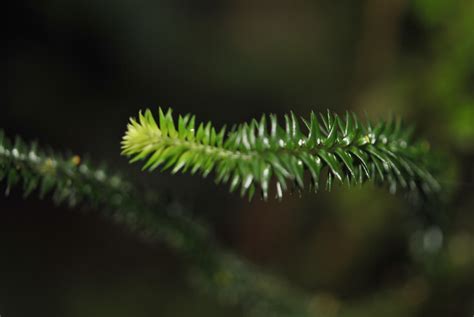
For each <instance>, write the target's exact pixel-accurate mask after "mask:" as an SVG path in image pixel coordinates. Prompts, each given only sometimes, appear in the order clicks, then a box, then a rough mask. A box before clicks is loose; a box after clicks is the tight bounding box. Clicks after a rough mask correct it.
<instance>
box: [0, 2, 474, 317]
mask: <svg viewBox="0 0 474 317" xmlns="http://www.w3.org/2000/svg"><path fill="white" fill-rule="evenodd" d="M8 6H9V7H8V8H7V9H6V12H8V13H9V14H8V17H7V23H8V35H7V38H6V41H7V49H6V50H4V52H3V54H4V59H3V60H4V61H5V68H4V69H5V71H4V72H3V74H4V75H5V77H6V80H7V90H6V93H5V94H4V96H3V98H4V99H5V100H4V101H3V102H2V103H1V108H0V109H1V111H0V113H1V115H0V127H2V128H4V129H5V130H6V132H7V133H8V135H13V134H16V133H18V134H21V135H22V136H24V137H25V138H27V139H40V140H41V141H42V142H43V143H47V144H49V145H51V146H52V147H54V148H58V149H71V150H73V151H74V153H73V154H72V155H75V154H77V153H90V154H91V157H92V158H93V160H94V161H96V162H98V163H100V162H101V161H102V160H103V161H107V162H111V163H112V164H111V165H112V166H111V167H112V168H114V169H119V170H122V171H123V172H124V174H126V175H127V176H129V177H130V178H132V179H135V180H137V181H139V182H140V183H143V184H146V187H147V188H148V189H152V190H153V191H156V193H160V195H164V196H169V197H175V199H176V200H179V201H182V202H184V203H185V204H187V205H189V207H190V208H189V209H190V210H193V215H191V216H192V217H200V218H204V219H207V220H208V221H209V222H210V224H211V227H212V228H213V231H215V232H216V235H217V237H218V239H219V240H220V241H221V243H222V244H223V245H225V246H227V247H229V248H232V249H234V250H236V252H237V253H238V254H239V255H240V256H242V257H243V258H245V259H247V260H248V261H250V262H252V263H255V264H256V265H258V266H260V267H263V268H264V269H265V270H266V271H268V272H272V273H274V274H275V275H277V276H279V277H281V278H283V279H286V280H288V281H290V282H291V283H292V284H293V285H296V286H298V287H300V288H302V289H304V290H305V291H306V292H307V293H309V294H311V296H312V297H311V300H312V303H314V305H315V307H318V309H319V310H320V311H322V312H323V313H324V314H325V315H326V316H338V315H340V316H372V315H373V316H379V315H380V314H381V313H383V314H384V315H387V316H451V315H452V316H458V315H459V316H470V315H472V313H473V311H474V298H473V294H474V271H473V267H474V251H473V250H474V214H473V213H472V210H474V198H473V197H472V195H471V193H472V189H473V176H474V169H473V164H472V161H473V159H474V155H473V154H474V131H473V128H472V127H473V126H472V122H473V120H474V114H473V111H474V110H473V109H474V106H473V103H472V100H473V94H472V92H473V81H472V79H473V75H474V64H473V61H474V58H473V57H474V45H473V36H472V31H471V30H472V29H473V27H472V23H473V21H474V19H472V17H473V16H474V6H473V5H472V4H471V3H470V2H469V1H455V2H451V1H443V0H418V1H404V0H397V1H390V2H389V3H388V2H383V1H376V0H368V1H342V2H337V4H336V3H334V2H333V1H325V0H321V1H312V2H311V1H284V0H281V1H272V2H269V1H242V0H235V1H229V2H225V3H223V2H217V1H204V2H193V1H179V2H175V1H164V0H163V1H150V2H143V3H140V4H137V3H136V2H134V1H122V2H120V3H117V2H113V1H107V0H101V1H94V2H85V1H81V0H68V1H49V2H37V1H15V2H11V3H10V4H8ZM158 106H162V107H168V106H172V107H173V108H174V109H176V110H177V111H178V112H179V113H187V112H191V113H195V114H196V115H197V116H198V117H199V118H205V119H210V120H211V121H212V122H214V123H215V124H216V126H222V125H224V124H225V123H235V122H244V121H248V120H250V119H251V118H254V117H257V118H258V117H260V116H261V114H262V113H277V114H283V113H287V112H288V111H289V110H293V111H294V112H295V113H297V114H302V115H305V114H308V113H309V112H310V111H311V110H314V111H321V110H322V111H324V110H325V109H326V108H329V109H331V110H333V111H337V112H339V113H343V112H344V111H345V110H352V111H354V112H356V113H359V114H363V113H364V112H367V114H368V116H369V117H371V118H375V119H376V118H387V117H388V115H389V114H390V113H396V114H397V115H401V116H403V117H404V118H407V121H410V122H416V123H417V124H418V133H419V134H420V135H423V136H425V137H426V138H427V139H429V140H430V143H431V144H432V145H434V146H435V148H436V149H440V150H443V151H444V153H446V156H447V159H448V161H449V162H450V163H451V164H449V165H446V166H445V167H444V170H445V172H446V176H445V178H444V179H443V182H442V184H441V185H442V186H443V188H444V191H443V195H446V196H447V197H448V199H449V201H450V203H449V205H447V206H446V207H445V208H444V209H443V210H441V211H440V210H439V208H436V209H435V208H433V207H432V206H424V207H423V208H419V207H417V208H414V207H413V206H412V205H410V204H409V203H408V202H407V201H405V200H403V199H400V198H399V197H396V196H395V197H394V196H391V195H389V194H388V193H386V192H385V191H384V190H379V189H377V188H373V187H371V186H365V187H363V188H361V189H354V188H352V189H351V190H346V189H344V188H337V187H336V188H335V190H333V191H332V192H331V193H326V192H321V193H319V194H318V195H303V197H301V198H300V197H298V195H294V196H287V197H285V198H284V200H283V202H281V203H278V202H276V201H269V202H267V203H264V202H261V201H259V200H254V201H252V202H251V203H248V202H246V201H243V200H240V199H239V197H238V195H229V194H228V193H227V189H226V188H225V187H220V186H215V184H214V183H213V182H212V180H210V179H209V180H204V181H203V180H202V179H201V178H198V177H192V176H189V175H179V176H173V177H172V176H169V175H167V174H159V175H158V174H152V175H150V174H145V173H144V174H142V173H140V171H139V170H138V169H137V168H136V167H134V166H128V164H127V162H126V160H125V159H122V158H119V154H120V149H119V147H120V146H119V143H120V139H121V137H122V134H123V129H124V124H125V122H126V120H127V119H128V117H129V116H131V115H135V114H136V113H137V112H138V110H139V109H144V108H146V107H150V108H157V107H158ZM89 211H90V210H89V209H87V208H81V209H73V210H69V209H66V208H56V207H54V206H53V205H52V203H50V202H49V201H47V200H45V201H38V200H35V199H30V200H27V201H24V200H23V198H22V193H21V191H19V190H17V191H15V190H13V192H12V193H11V196H10V197H9V198H4V197H3V196H2V197H0V248H1V250H2V254H1V257H0V314H2V316H3V315H5V316H27V315H33V314H34V313H36V314H37V313H38V312H41V314H44V315H49V316H67V317H68V316H84V315H87V314H89V315H115V316H129V315H134V316H150V315H157V314H159V315H161V316H176V315H178V316H180V315H189V314H191V313H193V314H196V312H199V313H200V314H201V315H202V316H213V315H215V316H220V315H222V314H224V313H225V314H227V315H229V316H241V315H243V313H242V312H240V311H239V310H236V309H233V308H229V306H228V305H224V304H222V303H221V302H220V301H219V300H217V299H216V298H214V297H212V296H209V295H207V294H206V293H196V292H194V291H193V290H192V289H190V288H189V286H188V283H187V282H186V279H185V278H184V277H185V275H186V274H184V272H185V271H186V268H187V263H186V261H184V260H183V259H182V258H180V257H177V256H176V254H175V252H174V251H172V250H170V249H168V248H167V247H166V246H164V245H162V244H153V245H150V244H147V243H143V242H142V241H141V240H139V239H137V237H136V236H135V235H134V234H132V233H130V232H129V231H128V230H127V229H126V228H123V227H120V226H117V225H114V224H113V223H111V222H109V221H108V220H106V219H104V218H102V217H100V216H98V215H97V214H96V213H93V212H89ZM91 211H92V210H91Z"/></svg>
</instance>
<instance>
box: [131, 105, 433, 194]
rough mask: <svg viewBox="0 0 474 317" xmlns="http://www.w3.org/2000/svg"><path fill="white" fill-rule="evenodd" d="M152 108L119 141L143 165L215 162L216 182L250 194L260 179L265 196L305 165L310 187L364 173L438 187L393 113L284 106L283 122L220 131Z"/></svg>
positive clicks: (419, 146) (300, 182)
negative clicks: (375, 116) (375, 115)
mask: <svg viewBox="0 0 474 317" xmlns="http://www.w3.org/2000/svg"><path fill="white" fill-rule="evenodd" d="M158 116H159V120H158V122H156V121H155V119H154V116H153V114H152V113H151V111H150V110H146V111H145V113H144V114H142V113H140V114H139V116H138V120H136V119H133V118H132V119H131V121H130V123H129V125H128V129H127V132H126V134H125V136H124V138H123V141H122V149H123V154H124V155H127V156H129V157H132V160H131V161H132V162H135V161H138V160H146V163H145V165H144V167H143V168H144V169H149V170H154V169H156V168H157V167H159V166H162V167H163V169H168V168H172V173H176V172H178V171H179V170H182V171H187V170H190V171H191V173H193V174H194V173H196V172H198V171H200V172H201V173H202V174H203V176H204V177H205V176H207V175H208V174H209V173H210V172H211V171H213V170H214V171H215V174H216V181H217V182H229V183H230V189H231V191H233V190H235V189H236V188H237V187H238V186H240V188H241V195H244V194H245V193H247V192H248V194H249V197H250V198H251V197H252V196H253V195H254V193H255V190H256V189H257V187H260V188H261V191H262V195H263V197H264V199H266V198H267V197H268V193H269V187H270V182H271V180H272V178H275V181H276V195H277V197H278V198H281V197H282V195H283V192H284V191H285V190H287V189H288V187H289V186H288V184H287V183H288V182H291V183H293V184H294V185H295V187H296V188H297V189H303V188H304V187H305V180H304V178H305V171H308V172H309V177H310V179H311V185H312V186H313V188H314V189H315V191H317V190H318V189H319V188H320V183H321V182H322V180H324V182H325V184H326V187H327V188H328V189H330V188H331V187H332V183H333V180H334V179H335V180H338V181H340V182H347V183H348V184H349V185H352V184H362V183H363V182H364V181H366V180H371V181H373V182H375V183H377V184H388V186H389V188H390V191H391V192H396V190H397V188H403V189H406V190H408V191H412V192H420V193H424V194H429V193H433V192H436V191H438V190H439V184H438V182H437V181H436V179H435V178H434V177H433V176H432V174H431V172H430V171H429V160H430V159H431V158H430V153H429V147H428V145H427V143H426V142H420V141H414V140H412V138H411V131H412V130H411V129H409V128H406V127H403V126H402V124H401V121H400V120H391V121H388V122H383V121H381V122H378V123H377V124H375V125H372V124H371V123H370V122H367V123H362V122H361V121H360V120H359V119H358V118H357V117H356V116H355V115H354V114H348V113H347V114H346V116H345V117H344V118H341V117H340V116H338V115H337V114H333V113H330V112H329V111H328V113H327V115H325V116H324V115H320V116H319V118H318V116H316V114H315V113H313V112H312V113H311V116H310V118H309V120H305V119H301V120H300V119H297V118H296V117H295V115H294V114H293V113H291V114H290V115H289V116H288V115H286V116H285V117H284V118H285V128H284V129H283V128H282V127H280V125H279V124H278V121H277V117H276V116H275V115H270V116H269V117H267V116H265V115H264V116H262V118H261V119H260V120H259V121H257V120H252V121H251V122H250V123H244V124H241V125H238V126H234V128H232V129H231V130H230V131H229V132H227V133H226V129H225V127H224V128H222V129H221V130H219V131H217V130H216V129H215V128H214V127H213V126H212V124H211V123H210V122H208V123H207V124H203V123H201V124H199V125H198V127H197V129H196V123H195V116H191V115H186V116H184V117H183V116H179V117H178V120H177V122H176V125H175V120H174V119H173V116H172V110H171V109H169V110H168V111H167V112H166V114H165V113H164V112H163V111H162V109H159V115H158ZM267 121H269V123H267ZM301 123H303V124H304V126H305V131H304V132H303V130H302V129H301V128H300V124H301ZM273 176H274V177H273Z"/></svg>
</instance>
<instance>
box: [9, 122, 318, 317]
mask: <svg viewBox="0 0 474 317" xmlns="http://www.w3.org/2000/svg"><path fill="white" fill-rule="evenodd" d="M0 181H3V182H5V183H6V194H8V193H9V192H10V191H11V189H12V188H13V187H14V186H21V187H22V189H23V193H24V196H25V197H26V196H28V195H30V194H31V193H33V192H35V191H37V192H38V193H39V195H40V197H47V196H49V195H50V196H51V198H52V199H53V200H54V201H55V202H56V203H57V204H60V203H67V204H68V205H69V206H76V205H78V204H80V203H85V204H88V205H91V206H92V207H94V208H96V209H98V210H100V211H102V214H103V216H105V217H108V218H111V219H113V220H114V221H116V222H118V223H121V224H122V225H125V226H126V227H127V228H129V229H130V230H132V231H134V232H137V233H139V234H140V235H141V236H142V237H143V238H145V239H146V241H150V242H157V241H160V242H163V243H164V244H165V245H167V246H169V247H170V248H172V249H173V250H174V251H175V252H176V253H177V254H179V255H180V256H182V257H183V258H184V259H185V260H186V263H188V264H189V279H190V281H191V282H192V284H193V285H194V286H195V287H196V288H197V289H198V290H200V291H202V292H205V293H208V294H210V295H212V296H214V297H216V298H218V299H219V300H221V301H222V302H223V303H225V304H229V305H236V306H238V307H240V308H241V309H243V310H244V312H245V314H246V315H255V316H310V315H312V312H315V311H316V310H315V309H316V308H315V307H314V305H311V301H310V300H309V297H308V296H306V295H304V294H301V293H300V292H299V291H297V290H294V289H292V288H290V287H288V286H287V285H286V283H284V282H282V281H279V280H277V279H275V278H274V277H272V276H270V275H268V274H265V273H263V272H261V271H260V270H259V269H258V268H256V267H254V266H252V265H251V264H249V263H246V262H245V261H243V260H240V259H239V258H237V257H236V256H235V255H233V254H231V253H229V252H227V251H225V250H223V249H222V248H220V247H219V246H218V244H217V243H216V241H215V240H214V239H213V237H212V235H211V234H210V233H209V231H208V229H207V228H206V227H205V226H203V225H201V224H199V223H197V222H196V221H194V220H191V219H190V218H189V217H187V216H186V213H185V212H177V210H176V208H182V207H180V206H179V205H178V204H174V205H169V204H165V203H162V202H149V201H147V199H146V198H145V197H144V196H146V195H142V192H140V191H138V190H136V188H135V187H134V186H133V185H132V184H130V183H128V182H126V181H124V180H123V179H122V178H121V177H120V176H118V175H114V174H110V173H109V172H107V170H106V169H105V168H95V167H93V166H92V165H90V164H89V163H88V162H81V159H80V157H79V156H77V155H70V156H64V155H60V154H57V153H55V152H53V151H43V150H42V149H40V148H39V147H38V146H37V145H36V144H31V145H29V144H26V143H24V142H23V141H22V140H21V139H19V138H16V140H15V142H14V143H12V142H11V141H10V140H9V139H8V138H6V136H5V135H4V133H3V132H2V131H1V130H0ZM155 196H156V194H155Z"/></svg>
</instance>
